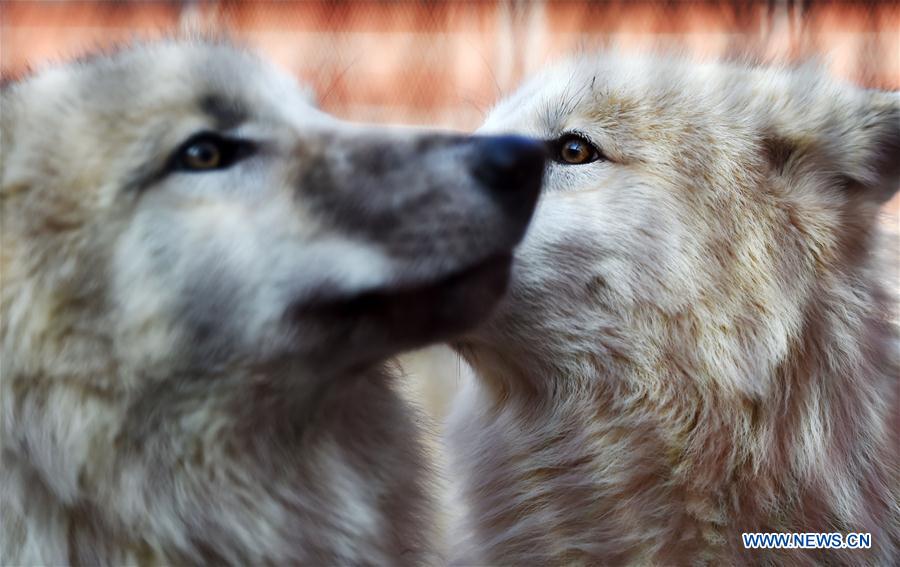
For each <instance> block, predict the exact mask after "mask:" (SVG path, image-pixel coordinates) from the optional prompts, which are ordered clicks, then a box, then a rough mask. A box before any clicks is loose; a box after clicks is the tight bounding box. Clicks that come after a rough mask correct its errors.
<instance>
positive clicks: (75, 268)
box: [0, 40, 544, 565]
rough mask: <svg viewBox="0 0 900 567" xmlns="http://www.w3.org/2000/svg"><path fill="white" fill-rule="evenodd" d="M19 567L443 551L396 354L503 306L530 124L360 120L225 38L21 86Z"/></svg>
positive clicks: (8, 424)
mask: <svg viewBox="0 0 900 567" xmlns="http://www.w3.org/2000/svg"><path fill="white" fill-rule="evenodd" d="M2 143H3V153H2V163H0V180H2V185H0V189H2V192H0V198H2V201H0V203H2V257H0V269H2V276H3V280H2V296H0V297H2V327H0V335H2V336H0V338H2V390H0V393H2V412H3V413H2V429H0V440H2V457H3V460H2V466H0V496H2V528H0V547H2V552H0V563H2V564H4V565H13V564H17V565H25V564H28V565H37V564H43V565H59V564H62V563H68V562H71V563H85V564H96V563H102V564H120V565H121V564H134V563H141V564H144V563H169V564H172V563H176V564H178V563H182V564H183V563H199V562H204V563H207V562H208V563H220V562H229V563H239V564H261V563H269V564H284V563H285V562H306V563H310V564H351V563H352V564H359V563H375V564H392V565H393V564H405V563H419V562H422V561H429V560H433V559H434V556H433V555H431V554H432V553H433V552H435V548H433V547H432V545H433V544H434V542H433V541H432V540H431V537H432V533H431V532H432V531H433V530H432V526H433V521H432V519H431V515H430V514H431V512H432V509H431V500H430V496H429V491H430V488H429V486H428V475H427V466H426V463H425V462H423V459H422V456H421V454H420V446H419V440H418V438H417V437H416V430H415V423H414V420H413V417H412V415H411V414H410V411H409V410H408V408H407V407H406V406H405V405H404V404H403V403H402V402H401V400H400V399H399V398H398V397H397V395H396V394H395V393H394V391H393V390H392V387H391V379H390V374H389V372H388V371H387V369H386V368H385V367H384V364H383V363H382V362H383V361H384V360H385V358H386V357H388V356H390V355H393V354H396V353H398V352H399V351H401V350H404V349H407V348H412V347H416V346H420V345H423V344H425V343H427V342H431V341H435V340H443V339H446V338H449V337H451V336H453V334H454V333H457V332H460V331H463V330H466V329H468V328H469V327H470V326H472V325H473V324H475V323H476V322H478V321H479V320H480V319H482V318H483V317H484V316H485V315H486V314H487V312H489V310H490V308H491V307H492V306H493V305H494V303H495V302H496V301H497V299H498V298H499V297H500V296H501V294H502V292H503V290H504V288H505V282H506V279H507V276H508V268H509V264H510V262H511V251H512V247H513V246H514V245H515V243H516V242H517V241H518V240H519V238H520V237H521V236H522V234H523V233H524V230H525V226H526V223H527V221H528V218H529V216H530V214H531V211H532V209H533V205H534V202H535V201H536V199H537V193H538V192H539V186H540V180H541V176H542V173H543V168H544V157H543V156H544V146H543V145H542V144H538V143H535V142H530V141H528V140H524V139H521V138H514V137H506V138H463V137H460V136H456V135H447V134H435V133H423V132H410V131H386V130H378V129H374V128H363V127H360V126H352V125H349V124H343V123H341V122H339V121H337V120H335V119H333V118H330V117H328V116H326V115H325V114H323V113H321V112H319V111H317V110H316V109H315V108H314V107H313V106H311V105H310V103H309V101H308V100H307V98H306V97H305V96H304V95H303V93H302V91H301V90H300V89H299V88H298V87H297V85H295V84H294V82H293V80H292V79H290V78H289V77H287V76H286V75H284V74H283V73H281V72H278V71H276V70H275V69H273V68H271V67H270V66H268V65H266V64H264V63H263V62H262V61H260V60H258V59H257V58H255V57H254V56H253V55H250V54H248V53H245V52H242V51H240V50H236V49H234V48H232V47H229V46H227V45H222V44H216V43H210V42H199V41H187V40H173V41H166V42H160V43H155V44H153V43H151V44H140V45H136V46H132V47H130V48H126V49H123V50H121V51H118V52H116V53H113V54H110V55H103V56H97V57H93V58H90V59H86V60H83V61H80V62H76V63H72V64H69V65H63V66H58V67H55V68H50V69H47V70H45V71H42V72H40V73H37V74H35V75H33V76H31V77H28V78H25V79H23V80H21V81H18V82H16V83H12V84H8V85H6V86H5V87H4V89H3V91H2Z"/></svg>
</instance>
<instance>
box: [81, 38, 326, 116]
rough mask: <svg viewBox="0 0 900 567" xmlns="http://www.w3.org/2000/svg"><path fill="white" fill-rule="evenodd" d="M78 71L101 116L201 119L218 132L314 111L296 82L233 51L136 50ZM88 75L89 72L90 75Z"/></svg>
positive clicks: (166, 47)
mask: <svg viewBox="0 0 900 567" xmlns="http://www.w3.org/2000/svg"><path fill="white" fill-rule="evenodd" d="M87 67H88V68H87V69H81V70H73V71H74V72H73V73H72V77H73V79H74V80H75V81H77V82H78V84H79V87H80V88H79V89H78V90H80V91H81V92H82V93H84V95H85V99H86V100H91V99H93V100H95V101H96V104H97V106H96V108H97V109H98V110H99V111H101V112H110V111H111V112H116V111H118V110H121V111H123V112H127V113H129V114H136V113H140V112H142V111H147V112H148V114H147V115H148V117H149V113H150V112H159V111H172V110H176V109H177V110H178V111H179V112H186V113H193V114H201V115H203V116H204V117H205V118H207V119H209V120H210V121H211V122H212V123H213V124H214V125H215V126H216V127H219V128H223V129H227V128H234V127H236V126H238V125H239V124H240V123H242V122H244V121H246V120H250V119H253V118H267V117H268V118H271V117H273V116H265V115H275V114H278V112H279V109H281V108H284V107H287V106H289V105H294V106H297V105H301V106H310V105H311V104H310V103H311V101H310V98H311V97H310V96H309V94H308V93H307V91H305V90H304V89H302V88H301V87H300V86H299V85H298V84H297V83H296V82H295V81H294V80H293V78H292V77H290V76H288V75H287V74H286V73H283V72H281V71H279V70H277V69H276V68H274V67H273V66H271V65H270V64H268V63H266V62H264V61H262V60H261V59H259V58H257V57H256V56H255V55H253V54H250V53H247V52H244V51H241V50H239V49H236V48H232V47H228V46H210V45H182V44H177V43H175V44H158V45H148V46H143V47H140V46H139V47H135V48H131V49H129V50H127V51H124V52H121V53H117V54H114V55H112V56H109V57H107V58H103V59H101V60H98V61H95V62H92V63H91V64H89V65H87ZM85 71H86V72H85Z"/></svg>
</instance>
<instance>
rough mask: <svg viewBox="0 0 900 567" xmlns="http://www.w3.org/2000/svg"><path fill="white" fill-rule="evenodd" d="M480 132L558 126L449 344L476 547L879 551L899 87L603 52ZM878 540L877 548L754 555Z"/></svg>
mask: <svg viewBox="0 0 900 567" xmlns="http://www.w3.org/2000/svg"><path fill="white" fill-rule="evenodd" d="M482 131H483V132H511V131H515V132H519V133H525V134H528V135H532V136H539V137H544V138H547V139H550V140H552V146H553V147H554V151H553V163H551V165H550V166H549V169H548V173H547V177H546V181H545V187H544V193H543V195H542V197H541V200H540V202H539V205H538V209H537V212H536V213H535V218H534V220H533V221H532V225H531V228H530V229H529V232H528V234H527V236H526V238H525V241H524V242H523V244H522V246H521V247H520V248H519V249H518V250H517V252H516V259H515V263H514V267H513V275H512V281H511V283H510V292H509V294H508V295H507V298H506V299H505V300H503V301H502V302H501V304H500V307H498V309H497V310H496V311H495V312H494V315H492V316H491V318H490V319H489V320H488V322H487V323H486V324H485V325H484V326H481V327H479V328H478V329H477V330H476V331H475V332H473V333H471V334H468V335H467V336H466V337H465V339H464V340H462V341H460V342H459V343H458V344H457V347H458V349H459V350H460V351H461V352H462V353H463V355H464V356H465V357H466V358H467V359H468V361H469V362H470V363H471V364H472V366H473V367H474V369H475V371H476V373H477V374H478V376H479V380H478V381H477V382H476V383H475V386H474V387H473V388H471V389H469V390H466V391H464V392H463V395H462V397H461V399H459V400H458V401H457V405H456V408H455V410H454V411H455V414H454V415H453V416H452V418H451V419H452V421H453V425H452V426H451V428H452V432H451V439H452V445H453V449H454V453H453V456H454V457H455V458H456V461H457V463H458V464H459V466H461V467H462V468H463V470H464V472H465V473H466V478H465V491H466V493H467V495H468V497H469V501H468V507H469V508H470V509H471V513H470V518H469V521H468V524H469V526H470V527H471V528H473V530H474V539H473V540H472V543H473V545H474V547H475V549H474V553H475V555H474V556H473V557H470V560H472V561H475V562H487V563H492V564H510V565H523V564H533V565H559V564H622V563H630V564H647V563H655V564H672V565H674V564H681V565H687V564H695V563H704V562H710V563H712V564H735V563H760V564H762V563H764V564H816V563H827V564H873V565H874V564H878V565H886V564H889V563H894V562H896V561H897V558H898V553H900V510H898V495H900V484H898V462H900V461H898V450H900V438H898V429H900V427H898V426H900V399H898V395H900V393H898V390H900V364H898V353H897V344H898V343H897V333H896V330H895V328H894V327H893V326H892V325H891V322H890V321H891V318H892V316H893V315H892V313H893V312H894V310H895V307H896V305H895V303H894V301H893V300H892V299H891V298H890V297H889V293H888V290H889V289H891V287H892V286H895V285H896V282H893V283H888V284H886V280H887V279H888V277H889V276H890V275H891V270H890V269H889V267H888V265H889V264H888V263H886V260H889V258H887V257H886V255H885V254H884V250H885V249H884V247H883V246H882V244H883V242H882V241H880V240H879V239H880V236H879V223H878V222H877V214H878V212H879V207H880V205H881V204H882V203H884V202H885V201H886V200H888V199H889V198H890V196H891V195H893V194H894V193H895V192H896V191H897V187H898V173H900V101H898V97H897V95H896V93H887V92H877V91H866V90H862V89H859V88H855V87H853V86H850V85H846V84H841V83H838V82H836V81H833V80H832V79H830V78H828V77H827V76H826V74H825V73H823V72H822V71H821V70H820V69H818V68H817V67H816V66H815V65H802V66H798V67H795V68H787V67H782V68H773V67H755V66H752V65H745V64H739V63H729V62H715V63H713V62H691V61H689V60H684V59H679V58H670V57H665V56H651V55H630V56H623V55H616V54H613V53H609V54H603V55H599V56H596V57H587V58H583V59H579V60H573V61H570V62H568V63H565V64H562V65H561V66H559V67H557V68H555V69H553V70H550V71H548V72H546V73H545V74H543V75H541V76H539V77H537V78H536V79H534V80H533V81H531V82H529V83H528V84H527V85H526V86H524V87H523V88H522V89H521V90H520V91H519V92H518V93H517V94H514V95H513V96H512V97H510V98H509V99H508V100H506V101H504V102H502V103H501V104H500V105H499V106H498V107H497V108H496V109H495V110H494V111H493V112H492V114H491V115H490V117H489V118H488V120H487V122H486V124H485V126H484V128H483V130H482ZM742 532H829V533H833V532H840V533H841V534H842V535H847V534H848V533H849V532H868V533H870V534H871V549H862V550H857V549H841V550H824V549H818V550H815V549H805V550H803V549H797V550H750V549H744V546H743V542H742V538H741V533H742Z"/></svg>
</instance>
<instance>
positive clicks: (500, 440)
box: [451, 267, 900, 565]
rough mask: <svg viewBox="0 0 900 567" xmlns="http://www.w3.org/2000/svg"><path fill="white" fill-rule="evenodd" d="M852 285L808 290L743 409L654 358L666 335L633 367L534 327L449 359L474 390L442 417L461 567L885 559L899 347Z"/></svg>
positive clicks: (669, 359) (621, 351)
mask: <svg viewBox="0 0 900 567" xmlns="http://www.w3.org/2000/svg"><path fill="white" fill-rule="evenodd" d="M860 274H863V275H866V273H865V271H863V269H862V267H860V269H859V270H858V271H856V273H855V277H853V278H851V277H849V276H847V275H845V274H837V275H833V276H830V277H822V278H821V279H820V280H819V281H820V284H819V285H818V286H817V289H816V290H815V291H814V294H813V295H812V296H811V297H815V300H814V301H809V304H808V307H807V308H806V310H805V315H804V319H803V324H802V328H801V332H800V333H799V335H797V337H796V338H795V339H792V340H791V341H789V348H788V351H787V354H786V356H784V357H783V359H782V360H781V361H779V363H778V365H777V366H776V367H775V368H774V370H773V371H771V372H770V373H768V374H767V375H765V376H759V377H758V378H762V379H763V382H764V383H765V384H766V385H767V387H766V388H765V389H764V391H761V392H760V393H759V394H758V395H754V393H753V392H752V391H750V392H747V391H740V390H737V391H736V390H733V389H729V388H726V387H721V385H720V384H718V383H717V380H716V376H714V375H709V374H708V371H707V368H709V366H707V365H705V362H710V361H703V360H702V359H700V358H699V355H698V354H697V352H698V351H699V349H696V350H692V349H691V348H689V347H688V345H689V343H687V342H685V343H683V344H684V346H683V348H682V349H681V350H676V349H673V348H671V345H672V344H681V343H679V342H678V339H679V337H677V336H673V337H671V339H672V340H671V341H669V347H665V346H664V345H662V344H660V345H658V349H657V350H658V352H657V353H656V354H657V355H658V356H651V357H648V356H647V354H648V351H647V348H648V347H647V345H642V346H641V349H642V352H641V355H640V356H633V354H634V352H635V349H633V348H629V346H628V344H627V343H625V344H623V343H622V342H620V341H618V340H616V339H615V334H613V335H608V334H606V335H605V334H604V333H603V332H600V333H598V334H597V336H596V337H595V341H596V342H595V344H594V347H589V346H587V345H589V344H590V341H591V338H590V337H587V336H579V337H573V336H568V337H563V336H561V335H560V334H559V333H558V332H557V331H558V329H553V328H550V327H547V328H542V329H540V330H539V332H536V331H538V330H537V329H530V331H531V332H532V333H534V336H531V337H529V340H509V341H505V342H503V343H502V344H499V345H498V344H486V343H473V344H469V345H467V346H464V347H461V352H462V353H463V354H464V356H466V358H467V359H468V360H469V361H470V362H471V363H472V365H473V367H474V368H475V370H476V373H477V374H478V375H479V377H480V379H481V380H480V383H479V384H477V386H473V390H472V391H470V392H467V393H464V394H463V398H462V399H461V400H460V402H459V403H458V404H457V412H456V415H455V416H453V420H452V421H453V422H454V426H453V431H452V434H451V435H452V437H453V438H454V439H455V441H456V450H457V454H456V455H455V457H456V459H457V461H458V463H457V464H459V465H460V467H461V468H462V469H463V470H464V471H465V476H466V483H467V485H466V490H467V492H468V498H469V503H470V506H471V520H472V526H471V528H472V530H471V533H472V534H473V535H471V536H470V537H472V538H473V540H472V541H471V544H472V546H473V548H474V549H476V550H478V552H477V553H476V554H475V556H473V557H469V558H467V560H469V561H471V560H475V561H484V562H489V563H499V564H526V563H529V564H598V563H600V564H622V563H630V564H646V563H648V562H652V563H659V564H661V563H667V564H689V563H696V562H700V563H703V562H709V561H713V562H722V561H725V562H727V563H733V562H735V561H737V562H752V563H765V562H766V561H772V562H775V563H781V562H783V561H785V560H787V561H790V562H793V563H794V564H810V565H811V564H818V563H820V562H821V561H826V562H833V561H836V562H838V563H842V564H844V563H850V564H858V563H866V562H870V563H871V562H874V564H887V563H889V562H890V560H891V558H895V557H896V554H897V552H898V550H900V507H898V506H900V503H898V498H897V494H900V479H898V457H897V447H898V446H900V437H898V433H897V431H898V427H897V425H898V423H900V409H898V408H900V399H898V376H900V362H898V354H897V345H898V344H900V342H898V338H897V334H896V331H895V329H894V328H893V327H892V325H891V323H890V320H889V319H890V313H891V311H890V306H891V304H890V302H889V299H888V298H887V297H886V296H885V294H883V293H882V292H881V290H880V288H879V287H878V285H875V284H862V283H860V282H862V281H866V279H865V278H864V277H863V278H860V277H859V276H860ZM655 323H656V324H660V323H661V322H660V321H656V322H655ZM519 338H521V337H519ZM673 341H674V342H673ZM578 345H581V346H582V347H584V348H581V347H579V346H578ZM649 350H651V351H652V350H654V347H653V346H650V347H649ZM742 355H743V356H745V357H752V355H753V353H752V351H750V350H748V352H746V353H743V354H742ZM648 361H652V362H648ZM753 362H754V361H753V360H749V361H747V365H746V367H747V368H751V369H753V368H759V367H758V366H754V365H753V364H752V363H753ZM476 390H477V391H476ZM741 532H829V533H830V532H841V533H844V534H846V533H848V532H869V533H871V534H872V540H873V545H872V549H870V550H846V551H843V550H807V551H803V550H796V551H764V550H744V549H743V546H742V542H741V539H740V534H741Z"/></svg>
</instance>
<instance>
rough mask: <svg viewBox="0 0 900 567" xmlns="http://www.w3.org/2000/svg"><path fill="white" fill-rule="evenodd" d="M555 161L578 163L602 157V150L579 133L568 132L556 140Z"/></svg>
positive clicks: (589, 161)
mask: <svg viewBox="0 0 900 567" xmlns="http://www.w3.org/2000/svg"><path fill="white" fill-rule="evenodd" d="M555 153H556V155H555V156H554V158H555V161H557V162H559V163H562V164H570V165H578V164H582V163H591V162H592V161H597V160H598V159H600V155H601V154H600V151H599V150H598V149H597V148H596V147H595V146H594V145H593V144H592V143H590V142H588V141H587V140H585V139H584V138H583V137H581V136H579V135H577V134H567V135H565V136H563V137H561V138H560V139H559V140H557V141H556V152H555Z"/></svg>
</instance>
